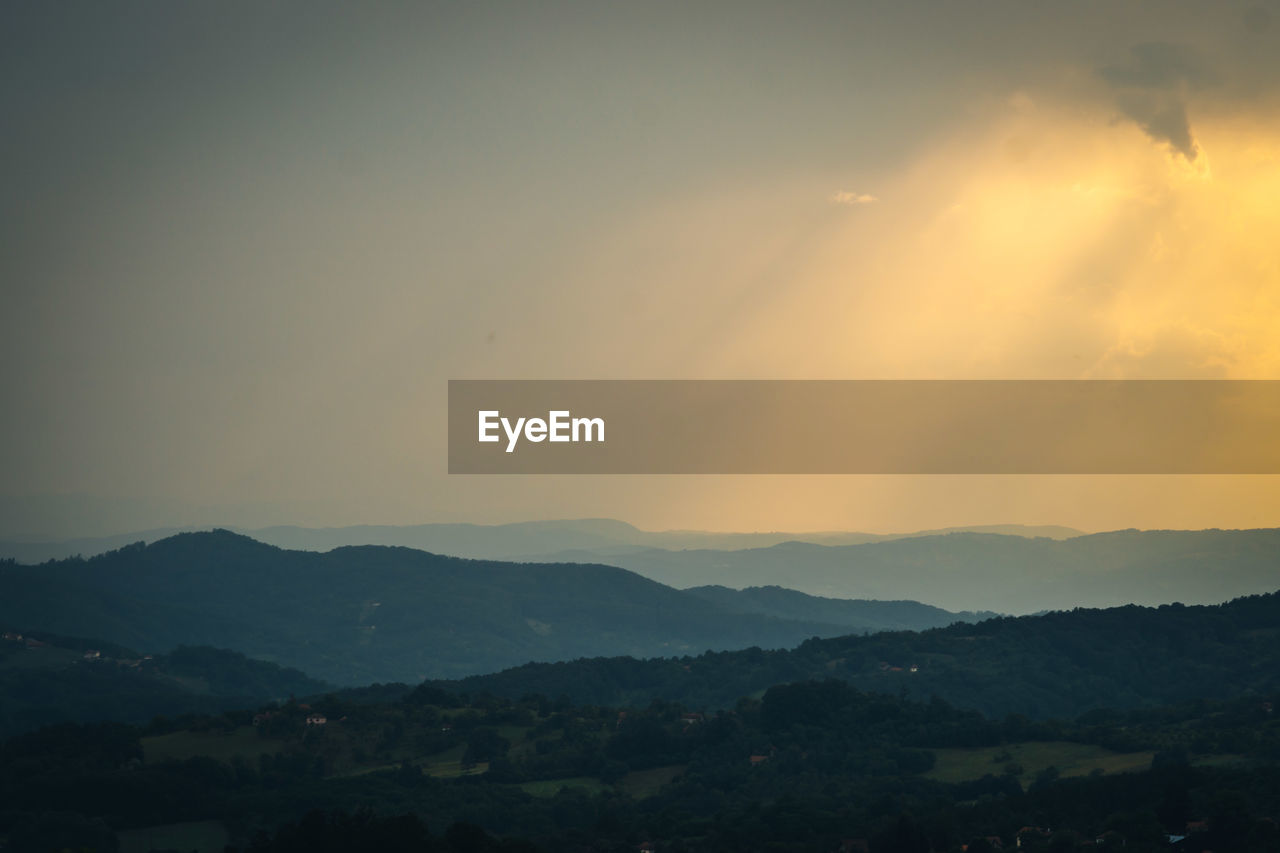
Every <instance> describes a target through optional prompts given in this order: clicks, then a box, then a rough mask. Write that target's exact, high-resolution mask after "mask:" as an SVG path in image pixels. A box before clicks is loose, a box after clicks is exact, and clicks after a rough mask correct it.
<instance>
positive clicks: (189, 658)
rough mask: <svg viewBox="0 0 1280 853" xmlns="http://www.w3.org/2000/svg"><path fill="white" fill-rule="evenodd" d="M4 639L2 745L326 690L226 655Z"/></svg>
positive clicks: (11, 635)
mask: <svg viewBox="0 0 1280 853" xmlns="http://www.w3.org/2000/svg"><path fill="white" fill-rule="evenodd" d="M3 634H4V636H3V639H0V737H3V736H7V735H11V734H14V733H17V732H22V731H27V730H29V729H34V728H38V727H40V726H45V725H50V724H55V723H64V722H93V721H105V720H112V721H122V722H133V723H141V722H145V721H147V720H150V719H152V718H153V717H155V716H157V715H165V716H176V715H181V714H192V713H216V712H219V711H223V710H228V709H233V708H243V707H252V706H254V705H260V704H262V703H263V702H267V701H272V700H279V699H285V698H288V697H289V696H290V695H298V696H308V695H312V694H316V693H322V692H325V691H327V690H329V689H331V688H330V686H329V685H327V684H325V683H324V682H322V681H317V680H315V679H313V678H308V677H307V676H306V675H304V674H303V673H301V672H298V671H297V670H294V669H286V668H284V667H280V666H277V665H275V664H273V663H267V662H265V661H258V660H251V659H249V658H247V657H245V656H244V655H242V654H239V653H237V652H232V651H227V650H225V649H214V648H208V647H203V646H183V647H180V648H178V649H175V650H174V651H172V652H170V653H168V654H158V655H154V656H152V655H143V654H141V653H139V652H136V651H133V650H132V649H129V648H126V647H123V646H120V645H117V644H114V643H109V642H104V641H101V640H89V639H82V638H75V637H63V636H59V635H56V634H49V633H46V632H41V631H37V632H34V633H30V634H25V635H24V634H20V633H18V632H16V631H5V632H3Z"/></svg>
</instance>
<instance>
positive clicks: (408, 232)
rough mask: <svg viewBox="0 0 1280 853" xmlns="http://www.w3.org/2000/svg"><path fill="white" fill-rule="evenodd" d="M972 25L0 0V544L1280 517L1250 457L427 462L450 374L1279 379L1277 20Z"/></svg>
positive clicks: (1230, 522) (1139, 7) (439, 430)
mask: <svg viewBox="0 0 1280 853" xmlns="http://www.w3.org/2000/svg"><path fill="white" fill-rule="evenodd" d="M126 5H127V4H126ZM968 8H969V7H968V6H962V5H959V4H957V5H955V6H949V5H943V4H894V6H893V7H886V6H884V5H871V4H866V5H862V4H841V5H840V6H839V7H836V8H833V7H830V6H827V5H821V4H813V5H808V4H798V5H793V4H787V5H786V6H785V7H784V6H781V5H770V4H730V5H728V6H724V7H717V6H715V5H714V4H707V5H706V6H702V7H698V8H693V9H690V8H686V7H685V6H682V5H679V4H672V5H662V4H644V8H637V7H631V8H612V9H605V8H602V7H599V6H598V5H596V4H578V3H566V4H553V5H549V6H546V7H543V8H541V9H540V10H538V11H533V10H530V9H517V8H511V7H503V6H493V7H489V6H481V5H476V6H468V7H466V8H455V7H450V6H438V7H437V6H432V5H423V6H420V7H417V8H415V9H412V10H406V9H403V8H393V7H391V6H383V7H379V6H376V4H375V6H374V7H372V8H371V9H370V10H369V11H357V10H352V9H350V8H345V7H340V6H336V5H335V6H329V5H327V4H307V5H305V6H297V7H291V6H289V5H288V4H282V5H280V6H272V7H270V8H262V7H257V6H244V7H239V6H235V5H230V4H228V5H225V6H219V7H218V8H204V9H195V8H180V7H157V6H154V5H149V6H140V7H139V9H140V10H141V11H140V13H139V16H137V17H135V18H130V17H129V16H128V15H113V16H107V17H103V16H102V12H101V11H100V10H96V8H95V6H94V5H93V4H89V3H85V4H81V5H77V4H68V5H66V6H59V8H57V9H52V10H50V9H47V8H41V4H31V5H22V4H16V5H13V6H11V7H8V8H6V10H5V11H4V12H3V13H2V14H3V16H4V19H3V20H0V32H4V33H7V34H8V35H7V38H9V39H10V40H11V42H12V43H6V46H7V48H8V49H6V50H0V57H3V58H0V104H2V105H3V106H4V107H5V108H6V110H7V112H8V114H9V115H11V116H15V117H16V121H15V122H13V126H14V127H15V128H16V131H15V132H14V133H12V134H7V136H6V138H5V139H4V140H3V141H0V151H2V152H3V153H4V159H3V161H2V162H4V163H5V164H6V165H5V167H4V168H5V169H6V184H7V185H8V186H9V187H10V188H11V191H10V192H9V193H7V194H6V195H7V199H6V200H4V201H0V205H3V207H0V224H2V225H3V226H4V227H3V231H0V240H2V241H3V242H4V245H3V247H2V248H3V251H0V265H3V267H2V268H0V281H3V282H4V283H3V285H0V286H2V287H3V292H2V295H3V300H4V309H5V310H3V311H0V347H3V350H2V351H0V355H2V356H3V364H4V367H3V368H2V370H0V393H2V394H3V396H4V399H5V400H6V401H7V404H8V405H7V407H6V408H7V411H8V412H10V413H11V414H10V417H9V418H6V423H5V425H4V427H3V429H4V436H3V441H2V442H0V453H3V457H2V459H0V463H2V464H3V468H4V470H5V472H6V476H5V478H4V485H3V487H0V488H2V493H0V497H2V498H3V500H4V503H3V506H4V507H5V508H6V514H7V515H8V518H6V519H4V520H3V521H4V524H0V534H3V535H12V534H35V533H57V534H59V535H73V534H75V533H77V532H83V533H86V534H87V533H96V532H110V530H114V529H131V528H132V529H140V528H145V527H152V526H160V525H168V524H179V523H227V524H241V525H248V526H256V525H266V524H273V523H302V524H327V525H339V524H353V523H416V522H426V521H441V520H472V521H483V522H492V521H511V520H523V519H530V518H555V517H577V516H612V517H617V518H622V519H624V520H627V521H631V522H633V523H636V524H638V525H640V526H643V527H649V528H666V527H686V528H693V527H701V528H714V529H737V530H749V529H793V530H813V529H834V528H843V529H860V530H868V531H877V532H887V531H898V530H908V529H918V528H927V527H939V526H948V525H960V524H981V523H1004V522H1026V523H1056V524H1065V525H1071V526H1075V527H1080V528H1083V529H1088V530H1101V529H1112V528H1118V527H1128V526H1138V527H1205V526H1238V527H1244V526H1275V525H1278V524H1280V479H1277V478H1274V477H1237V478H1224V477H1217V478H1215V477H1147V478H1119V477H1111V478H1108V477H1094V478H1087V477H1079V478H1071V477H988V478H980V477H808V478H800V477H760V478H750V477H719V478H713V477H665V478H659V477H632V478H616V477H615V478H610V477H578V478H568V477H561V478H556V477H529V478H496V477H472V478H465V477H449V476H448V475H447V474H445V454H444V423H445V422H444V412H443V407H444V403H445V381H446V380H447V379H449V378H1213V377H1222V378H1267V379H1277V378H1280V252H1278V251H1277V249H1276V248H1275V245H1276V244H1277V242H1278V241H1277V239H1276V235H1277V234H1280V201H1277V200H1278V199H1280V120H1277V118H1276V116H1280V109H1278V108H1277V107H1280V97H1278V96H1280V63H1278V62H1277V60H1275V58H1274V57H1276V56H1280V21H1273V20H1272V14H1271V13H1270V12H1268V11H1267V10H1266V9H1265V8H1263V7H1260V6H1254V5H1252V4H1248V3H1245V4H1239V5H1232V4H1214V5H1213V6H1212V7H1210V6H1207V5H1205V4H1197V3H1180V2H1173V3H1113V2H1108V3H1096V4H1092V3H1083V4H1071V5H1070V6H1067V5H1066V4H1063V5H1062V6H1060V7H1056V8H1047V7H1043V8H1042V7H1039V6H1033V5H1032V4H1024V3H993V4H991V5H990V6H988V7H986V9H985V10H984V14H983V15H982V16H980V17H975V16H974V15H972V14H971V13H970V12H969V11H967V9H968ZM99 18H101V20H99ZM32 496H37V497H38V496H43V498H42V499H41V500H36V501H31V500H29V498H31V497H32Z"/></svg>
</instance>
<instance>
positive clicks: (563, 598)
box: [0, 531, 956, 685]
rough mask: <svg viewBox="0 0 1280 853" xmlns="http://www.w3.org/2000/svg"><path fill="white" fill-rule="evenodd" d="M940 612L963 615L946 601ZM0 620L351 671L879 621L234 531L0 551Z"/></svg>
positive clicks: (580, 573) (772, 637)
mask: <svg viewBox="0 0 1280 853" xmlns="http://www.w3.org/2000/svg"><path fill="white" fill-rule="evenodd" d="M927 617H928V618H933V619H936V621H935V622H933V623H932V624H948V623H950V622H952V621H954V620H955V618H956V617H955V616H954V615H952V614H948V613H945V611H933V610H929V611H927ZM0 623H3V624H8V625H12V626H15V627H16V628H17V629H19V630H31V629H42V630H47V631H54V632H57V633H61V634H69V635H77V636H93V637H101V638H103V639H104V640H107V641H110V642H115V643H120V644H123V645H127V646H129V647H132V648H137V649H142V650H145V651H149V652H155V651H163V650H167V649H171V648H173V647H174V646H177V645H180V644H199V645H209V646H215V647H220V648H230V649H235V650H237V651H240V652H243V653H245V654H247V655H250V656H251V657H255V658H261V659H264V660H269V661H273V662H278V663H280V664H283V665H287V666H293V667H297V668H299V669H302V670H303V671H306V672H308V673H311V674H314V675H315V676H317V677H320V678H323V679H325V680H327V681H331V682H334V683H337V684H344V685H359V684H368V683H371V682H382V681H404V682H416V681H420V680H422V679H423V678H428V677H434V678H440V677H460V676H465V675H471V674H475V673H482V672H492V671H496V670H499V669H502V668H503V667H508V666H513V665H517V664H521V663H524V662H527V661H531V660H542V661H555V660H572V659H574V658H578V657H585V656H597V655H601V654H605V655H631V656H634V657H656V656H671V655H684V654H690V653H698V652H702V651H704V650H707V649H732V648H742V647H746V646H752V645H761V646H767V647H775V648H776V647H788V646H794V645H796V644H797V643H799V642H801V641H803V640H805V639H807V638H809V637H813V636H837V635H839V634H845V633H849V632H850V631H859V632H861V631H864V630H873V629H874V628H875V627H876V625H875V624H873V623H871V622H868V623H866V624H859V623H857V622H856V620H855V621H850V619H848V618H844V617H841V618H840V619H839V620H838V621H835V622H831V623H824V622H820V621H815V620H811V619H810V620H806V619H794V618H778V617H777V616H774V615H766V614H764V613H760V612H748V611H747V610H744V609H743V608H737V609H736V610H734V609H726V608H724V607H721V606H719V605H717V604H715V603H713V602H710V601H707V600H705V599H704V598H702V597H699V596H698V595H693V594H689V593H685V592H681V591H679V590H675V589H672V588H670V587H667V586H663V585H662V584H659V583H656V582H654V581H651V580H648V579H646V578H643V577H640V576H639V575H636V574H634V573H632V572H629V571H626V570H624V569H619V568H614V567H610V566H601V565H586V564H562V565H551V564H520V563H502V562H492V561H479V560H464V559H458V558H454V557H442V556H438V555H434V554H428V553H426V552H423V551H414V550H411V549H407V548H391V547H380V546H363V547H348V548H338V549H335V550H333V551H330V552H328V553H323V554H321V553H315V552H310V551H286V550H282V549H280V548H276V547H274V546H271V545H266V544H263V543H261V542H257V541H255V540H253V539H250V538H248V537H245V536H241V535H238V534H234V533H230V532H227V531H215V532H210V533H184V534H179V535H177V536H173V537H170V538H168V539H164V540H161V541H159V542H155V543H152V544H150V545H143V544H137V545H132V546H129V547H126V548H122V549H119V550H117V551H113V552H110V553H108V554H104V555H100V556H98V557H94V558H91V559H88V560H81V559H69V560H63V561H58V562H50V563H45V564H42V565H39V566H23V565H18V564H16V563H8V564H6V565H3V566H0Z"/></svg>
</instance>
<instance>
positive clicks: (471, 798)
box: [0, 680, 1280, 853]
mask: <svg viewBox="0 0 1280 853" xmlns="http://www.w3.org/2000/svg"><path fill="white" fill-rule="evenodd" d="M1277 700H1280V695H1270V696H1268V697H1257V696H1255V697H1247V698H1241V699H1237V700H1233V701H1230V702H1203V701H1202V702H1196V703H1191V704H1187V705H1182V706H1174V707H1167V708H1161V709H1157V710H1146V711H1130V712H1094V713H1092V714H1089V715H1086V716H1084V717H1081V718H1079V719H1076V720H1074V721H1065V722H1064V721H1042V722H1034V721H1031V720H1028V719H1026V718H1024V717H1020V716H1017V715H1010V716H1008V717H1006V718H1004V719H1000V720H994V719H990V718H987V717H984V716H982V715H980V714H978V713H976V712H972V711H962V710H959V709H956V708H954V707H952V706H951V705H949V704H948V703H946V702H945V701H943V700H941V699H937V698H934V699H931V700H929V701H926V702H913V701H909V700H904V699H902V698H899V697H894V696H887V695H882V694H876V693H864V692H861V691H859V690H857V689H855V688H853V687H851V686H850V685H848V684H847V683H845V682H842V681H838V680H823V681H803V682H797V683H792V684H786V685H776V686H774V687H771V688H770V689H768V690H767V691H765V692H764V694H763V696H762V697H761V698H759V699H743V700H741V701H739V702H737V703H736V704H735V706H734V708H733V709H731V710H724V711H719V712H708V711H700V710H692V709H690V708H688V707H686V706H682V705H680V704H677V703H672V702H654V703H651V704H650V705H648V706H646V707H642V708H626V709H617V708H608V707H602V706H595V705H586V706H581V705H573V704H569V703H567V702H565V701H563V700H559V701H556V700H551V699H548V698H546V697H544V696H540V695H530V696H525V697H523V698H522V699H520V700H519V701H512V700H505V699H499V698H497V697H493V696H486V695H478V696H469V697H468V696H460V695H457V694H453V693H448V692H445V691H442V690H440V689H438V688H435V687H431V686H427V685H424V686H422V687H419V688H417V689H415V690H413V691H411V692H409V693H408V694H406V695H403V696H401V697H400V698H399V699H396V700H394V701H390V702H373V703H357V702H353V701H350V700H349V699H345V698H343V697H341V696H328V697H324V698H320V699H317V700H313V701H312V702H310V703H298V702H287V703H284V704H282V705H271V706H267V707H263V708H259V709H258V710H257V711H243V712H233V713H225V714H221V715H217V716H195V717H188V718H185V719H180V720H166V719H157V720H154V721H153V722H152V723H151V724H149V725H148V726H146V727H141V728H139V727H130V726H125V725H120V724H110V723H104V724H96V725H94V724H88V725H62V726H57V727H51V728H45V729H41V730H39V731H36V732H32V733H29V734H26V735H21V736H18V737H16V738H13V739H10V740H9V741H8V742H6V743H4V744H3V745H2V746H0V768H3V769H2V770H0V802H3V803H4V810H3V812H0V835H3V836H4V837H7V839H8V844H9V849H10V850H14V851H29V850H30V851H35V850H41V851H43V850H48V849H51V847H52V846H56V847H74V848H79V849H93V850H119V849H124V848H126V847H127V848H129V849H139V848H138V847H137V845H138V844H139V843H144V841H145V839H147V838H154V837H156V836H157V835H160V836H163V837H166V838H171V837H179V838H182V839H185V840H184V841H183V843H186V844H188V846H186V847H183V848H182V849H192V848H195V847H200V846H201V845H203V844H206V843H207V840H208V839H209V838H210V837H216V838H217V839H219V842H220V843H222V844H223V845H225V846H227V847H228V849H234V850H243V851H303V850H360V849H364V850H375V849H378V850H383V849H385V850H406V851H407V850H442V851H448V850H457V851H471V850H493V851H498V850H512V851H515V850H528V849H543V850H558V849H566V848H568V849H577V850H601V851H604V850H617V851H636V850H647V849H653V850H662V851H666V850H671V851H676V850H723V849H730V848H734V849H759V850H778V851H791V850H794V851H824V853H832V852H833V851H841V850H869V851H873V853H880V851H885V852H886V853H888V851H919V853H926V851H931V850H932V851H958V850H960V849H961V848H962V846H963V845H968V849H969V850H971V851H972V850H976V849H991V847H990V846H988V847H983V846H982V845H983V844H986V845H993V844H995V843H997V842H999V843H1000V844H1003V845H1004V846H1012V845H1014V844H1020V846H1023V847H1027V848H1029V849H1040V850H1064V851H1065V850H1071V851H1074V850H1078V849H1081V846H1082V845H1083V844H1085V843H1086V842H1087V843H1089V844H1091V845H1093V847H1096V846H1097V842H1098V841H1099V840H1101V841H1102V842H1103V844H1104V845H1110V846H1114V847H1116V848H1118V847H1120V846H1124V848H1125V849H1126V850H1137V851H1143V850H1167V849H1169V844H1170V836H1173V837H1175V838H1176V837H1179V836H1187V835H1188V833H1190V839H1191V841H1192V842H1193V844H1191V846H1188V842H1187V841H1186V840H1184V841H1183V842H1180V843H1181V844H1182V846H1180V847H1178V848H1177V849H1182V850H1197V851H1198V850H1203V849H1214V850H1233V851H1273V850H1275V849H1276V845H1277V843H1280V834H1277V829H1276V824H1275V822H1274V820H1273V818H1274V817H1275V816H1276V815H1277V814H1280V723H1278V722H1277V720H1276V719H1275V717H1274V714H1273V711H1272V709H1273V707H1274V703H1275V702H1276V701H1277ZM184 832H185V833H187V835H185V836H184V835H182V833H184ZM202 839H203V840H202ZM188 842H189V843H188ZM204 849H208V848H204Z"/></svg>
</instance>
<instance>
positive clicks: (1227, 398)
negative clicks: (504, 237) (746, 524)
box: [449, 380, 1280, 474]
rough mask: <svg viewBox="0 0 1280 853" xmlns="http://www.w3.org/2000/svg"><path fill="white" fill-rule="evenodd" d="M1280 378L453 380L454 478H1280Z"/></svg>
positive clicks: (451, 433) (451, 469)
mask: <svg viewBox="0 0 1280 853" xmlns="http://www.w3.org/2000/svg"><path fill="white" fill-rule="evenodd" d="M1278 437H1280V381H1274V380H1186V381H1184V380H1115V381H1111V380H1105V381H1092V380H1082V381H1073V380H1062V381H1058V380H833V381H824V380H812V381H809V380H803V381H780V380H777V381H776V380H742V381H736V380H714V381H709V380H708V381H703V380H450V382H449V472H450V473H451V474H1276V473H1280V438H1278Z"/></svg>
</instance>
